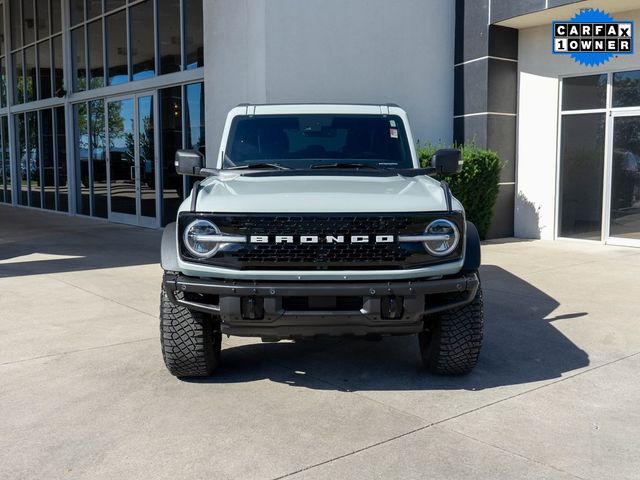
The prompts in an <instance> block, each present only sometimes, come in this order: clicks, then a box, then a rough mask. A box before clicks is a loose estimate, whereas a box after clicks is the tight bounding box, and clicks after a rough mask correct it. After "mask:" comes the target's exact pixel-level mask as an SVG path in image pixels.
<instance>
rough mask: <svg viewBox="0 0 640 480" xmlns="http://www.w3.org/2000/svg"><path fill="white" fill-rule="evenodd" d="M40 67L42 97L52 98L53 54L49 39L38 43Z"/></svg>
mask: <svg viewBox="0 0 640 480" xmlns="http://www.w3.org/2000/svg"><path fill="white" fill-rule="evenodd" d="M38 69H39V70H40V98H41V99H44V98H51V54H50V52H49V41H48V40H47V41H45V42H41V43H39V44H38Z"/></svg>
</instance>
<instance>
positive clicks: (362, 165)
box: [310, 162, 379, 170]
mask: <svg viewBox="0 0 640 480" xmlns="http://www.w3.org/2000/svg"><path fill="white" fill-rule="evenodd" d="M310 168H371V169H373V170H379V168H378V167H376V166H375V165H367V164H366V163H353V162H344V163H338V162H336V163H316V164H314V165H311V167H310Z"/></svg>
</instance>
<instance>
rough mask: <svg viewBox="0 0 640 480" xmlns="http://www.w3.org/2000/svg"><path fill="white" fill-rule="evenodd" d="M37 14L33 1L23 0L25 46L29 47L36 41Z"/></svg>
mask: <svg viewBox="0 0 640 480" xmlns="http://www.w3.org/2000/svg"><path fill="white" fill-rule="evenodd" d="M35 18H36V14H35V12H34V11H33V0H22V20H23V27H22V28H23V30H22V35H23V37H24V44H25V45H29V44H30V43H33V42H34V41H35V39H36V22H35Z"/></svg>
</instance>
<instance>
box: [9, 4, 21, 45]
mask: <svg viewBox="0 0 640 480" xmlns="http://www.w3.org/2000/svg"><path fill="white" fill-rule="evenodd" d="M10 7H11V8H10V10H11V28H10V29H9V30H11V50H15V49H16V48H20V47H21V46H22V22H21V21H20V9H21V8H22V2H21V1H20V0H11V3H10Z"/></svg>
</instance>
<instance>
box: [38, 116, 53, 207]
mask: <svg viewBox="0 0 640 480" xmlns="http://www.w3.org/2000/svg"><path fill="white" fill-rule="evenodd" d="M40 129H41V135H42V137H41V139H40V142H41V151H40V161H41V162H42V186H43V199H42V206H43V207H44V208H47V209H49V210H55V208H56V170H55V161H54V158H53V111H52V110H51V109H50V108H47V109H45V110H42V111H41V112H40Z"/></svg>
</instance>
